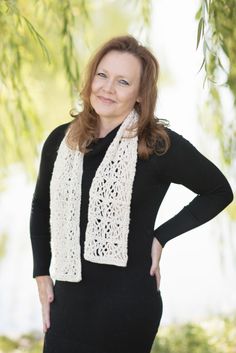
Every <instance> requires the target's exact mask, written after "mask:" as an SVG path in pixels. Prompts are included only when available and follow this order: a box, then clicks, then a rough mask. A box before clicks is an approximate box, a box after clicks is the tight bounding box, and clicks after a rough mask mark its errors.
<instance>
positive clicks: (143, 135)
mask: <svg viewBox="0 0 236 353" xmlns="http://www.w3.org/2000/svg"><path fill="white" fill-rule="evenodd" d="M112 50H115V51H118V52H121V53H129V54H132V55H134V56H135V57H136V58H138V59H139V60H140V62H141V64H142V72H141V80H140V91H139V96H140V98H141V100H140V102H136V103H135V105H134V109H135V110H136V111H137V112H138V114H139V119H138V131H137V134H138V155H139V157H140V158H142V159H147V158H148V157H149V155H150V154H152V153H153V152H155V153H156V154H158V155H161V154H164V153H165V152H166V151H167V150H168V148H169V146H170V139H169V135H168V133H167V131H166V129H165V128H164V127H165V126H167V125H168V121H167V120H165V119H159V118H157V117H155V115H154V110H155V105H156V100H157V80H158V74H159V64H158V61H157V59H156V58H155V56H154V55H153V54H152V53H151V51H150V50H148V49H147V48H146V47H144V46H142V45H140V44H139V43H138V41H137V40H136V39H135V38H134V37H133V36H131V35H125V36H119V37H114V38H112V39H110V40H109V41H108V42H106V43H105V44H103V45H102V46H101V47H100V48H99V49H98V50H97V52H96V53H95V55H94V56H93V57H92V58H91V59H90V61H89V64H88V66H87V70H86V76H85V81H84V84H83V86H82V90H81V91H80V97H81V99H82V101H83V110H82V111H81V112H79V113H76V114H75V113H73V110H71V112H70V115H71V116H72V117H73V118H74V120H73V121H72V122H71V123H70V126H69V129H68V130H69V131H68V136H67V144H68V145H69V146H70V148H72V149H76V148H77V146H78V147H79V150H80V151H81V152H83V153H86V152H89V151H90V149H88V148H87V146H88V145H89V144H90V143H91V142H93V141H94V140H96V139H97V138H98V133H99V129H98V126H99V125H98V120H99V119H98V114H97V113H96V112H95V110H94V109H93V107H92V106H91V103H90V94H91V86H92V81H93V78H94V76H95V73H96V69H97V66H98V64H99V63H100V61H101V59H102V58H103V57H104V56H105V55H106V54H107V53H108V52H110V51H112Z"/></svg>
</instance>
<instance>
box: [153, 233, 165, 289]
mask: <svg viewBox="0 0 236 353" xmlns="http://www.w3.org/2000/svg"><path fill="white" fill-rule="evenodd" d="M161 253H162V246H161V244H160V242H159V241H158V240H157V238H155V237H153V242H152V251H151V257H152V266H151V269H150V275H151V276H153V275H155V276H156V281H157V290H159V289H160V282H161V274H160V259H161Z"/></svg>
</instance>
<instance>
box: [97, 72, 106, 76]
mask: <svg viewBox="0 0 236 353" xmlns="http://www.w3.org/2000/svg"><path fill="white" fill-rule="evenodd" d="M97 75H98V76H100V77H106V75H105V74H104V73H103V72H98V73H97Z"/></svg>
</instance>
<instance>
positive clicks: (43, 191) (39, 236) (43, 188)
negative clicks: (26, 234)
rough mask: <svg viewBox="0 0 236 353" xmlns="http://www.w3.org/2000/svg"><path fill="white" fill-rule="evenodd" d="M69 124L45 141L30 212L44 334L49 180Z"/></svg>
mask: <svg viewBox="0 0 236 353" xmlns="http://www.w3.org/2000/svg"><path fill="white" fill-rule="evenodd" d="M68 125H69V123H66V124H63V125H60V126H58V127H57V128H56V129H54V130H53V131H52V132H51V133H50V134H49V136H48V137H47V139H46V140H45V142H44V144H43V147H42V152H41V158H40V165H39V172H38V177H37V181H36V186H35V190H34V194H33V199H32V204H31V213H30V239H31V246H32V252H33V278H35V279H36V282H37V286H38V293H39V299H40V302H41V305H42V317H43V331H44V333H45V332H46V331H47V329H48V328H49V327H50V303H51V302H52V301H53V300H54V291H53V281H52V279H51V277H50V272H49V267H50V262H51V248H50V239H51V236H50V222H49V219H50V206H49V202H50V181H51V176H52V172H53V166H54V162H55V160H56V156H57V150H58V148H59V145H60V142H61V140H62V139H63V137H64V135H65V132H66V128H67V126H68Z"/></svg>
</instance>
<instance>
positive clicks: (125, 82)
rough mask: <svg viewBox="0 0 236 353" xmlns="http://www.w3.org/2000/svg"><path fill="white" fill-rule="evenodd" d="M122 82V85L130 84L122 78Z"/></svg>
mask: <svg viewBox="0 0 236 353" xmlns="http://www.w3.org/2000/svg"><path fill="white" fill-rule="evenodd" d="M120 82H121V83H122V85H128V82H127V81H125V80H120Z"/></svg>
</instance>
